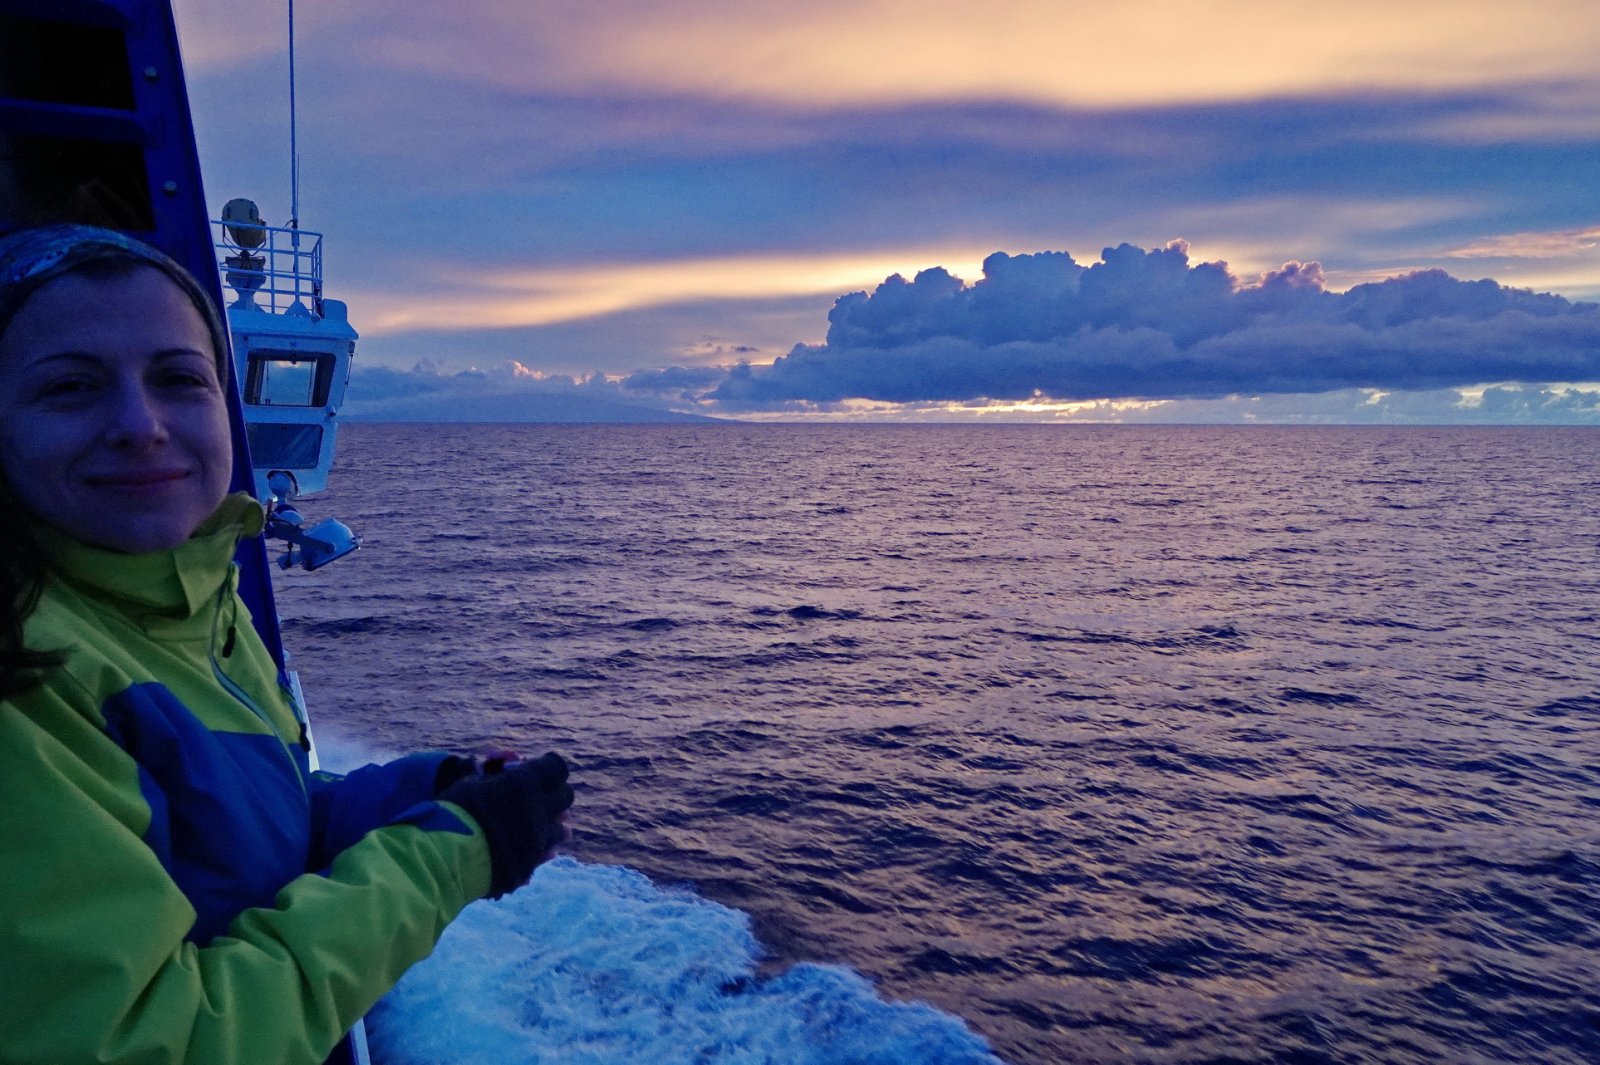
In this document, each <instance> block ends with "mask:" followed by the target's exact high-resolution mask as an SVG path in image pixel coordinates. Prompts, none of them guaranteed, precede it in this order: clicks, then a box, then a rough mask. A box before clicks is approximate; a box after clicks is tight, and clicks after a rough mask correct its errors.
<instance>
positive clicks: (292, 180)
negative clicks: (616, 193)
mask: <svg viewBox="0 0 1600 1065" xmlns="http://www.w3.org/2000/svg"><path fill="white" fill-rule="evenodd" d="M289 228H290V229H292V230H298V229H299V228H300V147H299V142H298V140H297V139H296V120H295V100H294V0H289ZM294 245H295V247H296V248H297V249H298V248H299V246H300V242H299V240H295V242H294Z"/></svg>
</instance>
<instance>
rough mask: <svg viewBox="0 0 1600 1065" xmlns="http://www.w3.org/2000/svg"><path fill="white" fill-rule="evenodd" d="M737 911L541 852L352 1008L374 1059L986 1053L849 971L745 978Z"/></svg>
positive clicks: (505, 1061)
mask: <svg viewBox="0 0 1600 1065" xmlns="http://www.w3.org/2000/svg"><path fill="white" fill-rule="evenodd" d="M761 953H762V952H761V947H760V944H759V943H758V942H757V940H756V939H755V937H754V935H753V934H752V933H751V930H750V920H749V917H748V916H747V915H746V914H744V913H742V912H740V911H738V910H733V909H730V908H728V907H726V906H722V905H719V904H717V903H714V902H711V901H709V900H707V899H704V898H701V897H700V896H698V895H695V894H694V893H693V892H691V891H688V890H686V889H682V888H668V887H661V886H658V885H656V884H654V883H652V882H651V881H650V880H649V879H648V878H647V877H645V876H644V875H642V874H640V873H637V872H635V871H633V870H631V869H626V868H622V867H619V866H608V865H587V864H584V863H581V862H578V861H575V860H574V859H572V858H566V857H563V858H557V859H556V860H554V861H552V862H549V863H547V864H546V865H544V866H541V867H540V869H539V871H538V872H537V873H536V874H535V875H534V878H533V881H532V883H530V884H529V885H528V886H527V887H524V888H522V889H520V890H519V891H517V892H515V893H513V894H511V895H508V896H507V897H505V898H504V899H501V900H499V901H494V902H489V901H485V902H479V903H475V904H473V905H472V906H470V907H468V908H467V910H466V911H465V912H464V913H463V914H462V915H461V916H460V918H458V919H457V920H456V921H455V923H454V924H452V925H451V926H450V927H449V929H447V930H446V932H445V934H444V937H443V938H442V939H441V940H440V942H439V946H438V949H437V950H436V951H435V952H434V954H433V956H432V957H430V958H429V959H428V960H426V961H424V962H422V963H421V964H419V965H417V966H416V967H415V968H413V969H412V970H411V971H410V972H409V973H408V974H407V975H406V977H405V978H404V979H403V980H402V981H401V982H400V984H399V985H398V986H397V987H396V988H395V989H394V991H392V992H391V993H390V994H389V996H388V997H387V998H385V999H384V1000H383V1002H382V1003H380V1004H379V1006H378V1008H377V1009H376V1010H374V1011H373V1013H372V1015H371V1016H370V1017H369V1018H368V1027H367V1031H368V1038H369V1040H370V1041H371V1045H372V1051H373V1059H374V1060H375V1061H382V1062H384V1063H385V1065H421V1063H423V1062H427V1063H430V1065H456V1063H459V1065H468V1063H471V1065H481V1063H482V1062H486V1061H493V1062H495V1063H497V1065H520V1063H524V1062H528V1063H532V1062H547V1061H560V1062H563V1063H568V1065H580V1063H581V1065H610V1063H616V1065H637V1063H639V1062H652V1063H657V1065H679V1063H682V1065H688V1063H691V1062H693V1063H695V1065H746V1063H749V1065H756V1063H775V1062H783V1063H785V1065H843V1063H846V1062H848V1063H851V1065H917V1063H922V1062H926V1063H929V1065H932V1063H935V1062H937V1063H939V1065H979V1063H983V1065H999V1059H998V1058H996V1057H994V1056H993V1054H991V1053H990V1051H989V1049H988V1047H987V1046H986V1045H985V1043H984V1042H983V1040H982V1039H980V1038H979V1037H978V1036H976V1035H974V1034H973V1033H972V1032H971V1031H969V1030H968V1029H967V1028H966V1026H965V1025H964V1024H963V1023H962V1022H961V1020H960V1019H958V1018H956V1017H953V1016H951V1015H949V1014H946V1013H941V1012H939V1011H938V1010H935V1009H933V1008H932V1007H931V1006H927V1005H924V1004H921V1003H900V1002H889V1001H886V1000H884V999H882V998H880V997H879V996H878V995H877V994H876V992H875V991H874V989H873V987H872V985H871V984H869V983H868V982H867V981H866V980H865V979H863V978H862V977H861V976H860V975H859V974H857V973H855V972H853V971H851V970H849V969H846V968H842V967H839V966H833V965H815V964H800V965H795V966H793V967H791V968H789V969H788V970H786V971H784V972H782V973H779V974H777V975H775V976H758V975H757V973H756V965H757V962H758V960H759V958H760V956H761Z"/></svg>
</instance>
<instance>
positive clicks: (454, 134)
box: [175, 0, 1600, 422]
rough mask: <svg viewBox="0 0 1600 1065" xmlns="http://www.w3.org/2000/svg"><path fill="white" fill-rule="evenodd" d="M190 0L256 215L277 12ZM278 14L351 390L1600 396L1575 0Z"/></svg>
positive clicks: (1009, 402) (1497, 409) (275, 64)
mask: <svg viewBox="0 0 1600 1065" xmlns="http://www.w3.org/2000/svg"><path fill="white" fill-rule="evenodd" d="M175 6H176V8H177V11H178V19H179V30H180V34H181V35H182V39H183V44H184V48H185V54H186V61H187V65H188V68H189V77H190V86H191V95H192V97H193V102H194V107H195V113H196V121H197V127H198V131H199V137H200V148H201V156H202V162H203V164H204V166H205V168H206V174H207V186H208V189H209V192H210V196H211V199H212V201H213V206H214V207H220V205H221V203H222V202H223V201H225V200H227V199H229V198H232V197H234V196H239V195H246V196H250V197H251V198H253V199H255V200H256V201H257V202H258V203H260V205H261V207H262V211H263V214H264V215H265V216H266V217H267V220H268V221H269V222H275V223H282V222H283V221H285V220H286V219H287V216H288V213H289V190H288V170H289V166H288V134H287V59H286V27H285V24H284V13H283V10H282V9H281V6H280V5H277V4H261V3H249V4H246V3H243V2H236V0H203V2H202V0H179V2H178V3H177V4H176V5H175ZM296 16H297V20H298V30H299V40H298V58H299V93H300V118H301V122H300V152H301V159H302V165H301V175H302V187H301V222H302V225H304V226H305V227H307V228H310V229H319V230H323V231H325V232H327V234H328V237H327V240H328V244H327V270H328V284H329V291H330V294H332V295H335V296H338V297H340V298H343V299H345V300H347V302H349V304H350V307H351V317H352V321H353V322H354V323H355V325H356V326H357V328H358V329H360V330H361V332H362V336H363V339H362V342H361V344H360V346H359V352H358V366H359V369H358V372H357V376H356V378H355V381H354V382H353V387H352V399H351V405H350V409H351V411H352V413H367V414H372V415H383V414H385V413H388V414H391V415H395V414H407V413H410V414H413V415H414V414H415V412H416V411H418V410H424V409H425V410H427V411H429V412H432V413H433V414H435V415H438V416H445V417H456V416H462V417H470V416H472V414H473V410H474V405H475V404H479V405H481V404H482V403H484V402H485V397H488V396H493V397H494V398H495V399H496V402H497V403H498V404H499V405H498V406H497V407H496V409H497V410H501V409H504V404H505V402H506V401H505V398H504V397H505V395H506V394H507V393H508V392H509V393H513V394H515V393H519V392H521V391H528V392H545V393H556V394H567V393H582V394H584V395H590V396H604V397H606V398H610V399H614V400H620V401H624V402H635V403H644V404H647V405H652V406H670V407H675V408H677V409H682V410H695V411H698V412H700V413H706V414H715V415H721V416H738V417H748V418H773V417H785V418H792V417H802V416H804V417H837V418H854V419H868V418H870V419H904V418H963V417H964V418H972V417H983V418H1030V419H1042V420H1070V419H1081V418H1098V419H1104V418H1121V419H1125V420H1151V419H1155V420H1160V419H1172V420H1187V421H1194V420H1201V421H1211V420H1220V421H1230V420H1242V419H1246V420H1247V419H1264V420H1276V421H1282V420H1313V421H1321V420H1356V421H1400V422H1404V421H1453V420H1465V421H1474V420H1493V421H1518V420H1529V421H1545V420H1557V421H1588V422H1600V385H1594V384H1589V385H1585V384H1584V382H1596V381H1600V310H1597V309H1596V308H1594V307H1592V306H1588V305H1587V304H1586V301H1592V300H1597V299H1600V201H1597V198H1596V195H1595V192H1594V189H1595V183H1596V178H1597V176H1600V72H1597V68H1596V67H1595V65H1594V62H1593V58H1592V57H1593V55H1594V54H1596V51H1597V50H1600V5H1595V4H1593V3H1592V2H1589V0H1583V2H1574V0H1543V2H1539V3H1535V4H1531V5H1508V4H1505V3H1503V2H1500V0H1496V2H1484V0H1452V2H1448V3H1445V2H1435V0H1407V2H1406V3H1404V4H1397V3H1394V2H1393V0H1383V2H1373V0H1353V2H1347V3H1345V4H1342V5H1338V6H1336V7H1335V6H1325V7H1319V8H1307V7H1304V6H1302V5H1285V4H1279V3H1270V2H1256V0H1250V2H1243V0H1208V2H1207V3H1196V2H1175V0H1147V2H1136V0H1135V2H1128V3H1123V4H1118V5H1075V4H1069V3H1062V2H1061V0H1049V2H1036V0H1021V2H1007V3H1003V4H1000V5H990V6H984V5H973V4H970V3H960V4H957V3H952V2H947V0H919V2H918V3H909V2H899V0H852V2H851V3H849V4H845V3H837V2H833V0H824V2H816V3H810V4H806V5H793V4H784V5H779V4H773V3H761V2H748V0H747V2H731V0H729V2H718V0H701V2H697V3H695V4H686V3H678V4H665V3H659V2H654V0H619V2H616V3H611V4H593V5H580V4H569V3H561V4H536V5H529V4H526V3H525V2H523V0H462V2H460V3H456V4H440V3H437V2H434V0H430V2H427V3H423V2H419V0H384V2H382V3H378V2H376V0H340V2H339V3H333V2H331V0H300V2H299V3H298V4H297V7H296ZM1102 249H1108V250H1110V254H1109V255H1103V253H1102ZM995 252H1003V253H1005V254H1004V255H1002V256H999V257H996V258H995V259H992V260H990V271H989V274H988V275H987V276H986V274H985V271H984V266H983V264H984V262H985V260H986V259H988V258H989V256H990V255H991V254H992V253H995ZM1040 253H1063V254H1054V255H1045V254H1040ZM1286 263H1295V264H1301V265H1296V266H1293V267H1290V268H1289V269H1285V264H1286ZM1417 271H1435V272H1433V273H1427V274H1424V275H1421V276H1420V277H1410V276H1407V275H1411V274H1414V273H1416V272H1417ZM1440 272H1442V273H1440ZM896 274H898V275H901V278H902V280H895V281H892V282H890V283H888V284H884V282H885V279H887V278H890V277H891V275H896ZM919 274H920V275H921V276H920V277H919V276H918V275H919ZM1485 279H1491V283H1488V284H1476V285H1474V284H1468V282H1474V281H1480V280H1485ZM1524 289H1526V290H1532V291H1533V292H1535V293H1550V294H1553V297H1554V298H1550V299H1543V300H1535V299H1531V298H1529V297H1528V296H1527V294H1526V293H1524V292H1520V291H1517V290H1524ZM851 293H862V294H861V295H850V294H851ZM841 297H845V298H844V299H843V301H842V302H840V303H838V305H837V306H836V305H835V301H836V300H840V298H841ZM740 363H748V364H749V365H748V366H747V367H740V366H739V364H740ZM730 371H731V372H730ZM595 374H601V375H604V376H603V377H599V378H595V377H593V376H592V375H595ZM364 381H365V382H366V383H367V384H368V385H369V387H368V388H367V390H366V397H365V398H363V383H364ZM1488 386H1498V387H1488ZM1552 386H1553V387H1552ZM1573 386H1577V387H1573Z"/></svg>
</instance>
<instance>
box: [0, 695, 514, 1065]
mask: <svg viewBox="0 0 1600 1065" xmlns="http://www.w3.org/2000/svg"><path fill="white" fill-rule="evenodd" d="M138 772H139V768H138V766H137V765H136V764H135V763H133V762H132V760H131V759H129V758H127V756H126V755H125V754H123V752H121V751H120V750H119V749H117V748H116V746H115V744H113V743H111V742H110V741H109V740H108V739H107V738H106V737H105V735H104V734H103V733H102V732H101V731H100V730H99V729H98V728H97V727H96V726H95V724H94V723H93V722H92V721H90V720H88V719H87V718H86V717H85V716H84V715H83V714H82V713H81V712H80V711H79V710H77V709H74V708H73V706H72V705H71V700H70V699H68V698H66V697H64V696H63V695H62V693H61V692H59V691H58V690H56V689H55V688H50V687H47V688H45V689H39V690H36V691H35V692H33V693H30V694H29V695H27V696H24V697H22V698H21V699H20V700H18V701H15V702H4V703H0V1061H3V1062H5V1063H6V1065H13V1063H14V1065H23V1063H35V1062H37V1063H44V1062H51V1063H61V1062H75V1061H118V1062H140V1063H178V1062H196V1063H197V1062H205V1063H207V1065H245V1063H257V1062H259V1063H263V1065H266V1063H271V1065H292V1063H305V1065H316V1063H319V1062H321V1061H323V1059H324V1058H325V1057H326V1055H327V1054H328V1053H329V1052H330V1051H331V1050H332V1048H333V1046H334V1045H335V1043H337V1042H338V1040H339V1038H340V1037H341V1036H342V1034H343V1032H344V1031H345V1030H346V1029H347V1028H348V1027H349V1026H350V1025H351V1024H353V1023H354V1022H355V1021H356V1020H357V1019H358V1018H360V1017H361V1016H362V1015H363V1014H364V1013H365V1012H366V1011H367V1010H368V1009H369V1008H370V1007H371V1006H372V1004H373V1003H374V1002H376V1001H377V999H378V998H380V997H381V996H382V995H383V994H384V993H385V992H387V991H388V990H389V988H390V987H391V986H392V985H393V984H394V983H395V981H397V980H398V979H399V977H400V976H401V974H403V973H404V972H405V970H406V969H407V968H408V967H409V966H411V965H412V964H414V963H415V962H417V961H418V960H420V959H421V958H423V957H426V956H427V954H428V953H429V952H430V951H431V950H432V949H433V945H434V943H435V941H436V940H437V938H438V936H439V935H440V933H441V932H442V931H443V929H444V927H445V925H446V924H448V923H449V921H450V920H452V919H453V918H454V917H455V915H456V914H457V913H458V912H459V911H460V910H461V909H462V908H463V907H464V906H465V905H466V904H467V903H468V902H470V901H472V900H473V899H475V898H478V897H480V896H482V895H483V894H484V893H485V892H487V890H488V887H489V854H488V848H487V846H486V844H485V843H484V842H483V838H482V833H481V831H480V829H479V828H478V826H477V825H476V824H475V823H474V822H473V821H472V820H471V818H470V817H469V816H468V815H467V814H466V813H465V812H464V811H461V810H459V809H458V808H456V807H454V806H451V805H449V804H441V803H436V802H426V803H424V804H422V805H419V806H416V807H413V808H412V809H410V810H409V811H407V812H406V813H405V814H403V815H402V816H401V817H400V818H399V820H398V821H397V822H395V823H392V824H389V825H386V826H383V827H381V828H377V829H375V830H373V831H370V832H368V833H366V834H365V835H364V836H362V837H361V838H360V840H359V841H358V842H356V843H354V844H353V845H352V846H350V847H348V848H347V849H345V850H343V851H342V852H340V853H339V854H338V855H337V856H336V857H335V858H334V860H333V862H332V864H331V866H330V867H329V869H328V871H327V874H326V875H314V874H308V875H305V876H301V877H298V878H296V879H294V880H292V881H290V882H289V883H288V884H287V885H286V886H285V887H284V888H283V889H282V890H281V891H280V892H279V893H278V895H277V898H276V900H275V903H274V905H273V906H272V907H271V908H266V907H261V908H256V909H250V910H246V911H244V912H243V913H241V914H240V915H239V916H238V917H237V918H236V919H235V920H234V921H233V923H232V924H231V925H230V926H229V928H228V930H227V932H226V934H224V935H221V936H218V937H217V938H215V939H213V940H211V941H210V942H209V943H208V944H206V945H204V946H200V945H197V944H194V943H189V942H185V940H184V937H185V935H186V934H187V932H188V931H189V929H190V927H191V925H192V924H193V922H194V918H195V911H194V909H193V908H192V907H191V906H190V904H189V901H188V900H187V899H186V898H185V897H184V895H183V893H182V891H181V890H180V889H179V888H178V886H177V884H176V883H174V882H173V880H172V879H171V878H170V877H169V876H168V875H167V873H166V871H165V870H164V869H163V868H162V866H161V864H160V861H159V860H158V859H157V857H156V856H155V854H154V853H153V852H152V850H151V849H150V847H149V846H148V845H147V844H146V843H145V841H144V839H143V838H142V832H143V831H144V829H145V828H146V827H147V826H148V824H149V817H150V814H149V810H148V807H146V806H144V805H142V802H141V799H140V792H139V788H138V779H137V777H138Z"/></svg>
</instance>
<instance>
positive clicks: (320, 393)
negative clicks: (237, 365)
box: [244, 351, 333, 407]
mask: <svg viewBox="0 0 1600 1065" xmlns="http://www.w3.org/2000/svg"><path fill="white" fill-rule="evenodd" d="M332 383H333V356H332V355H317V354H312V353H309V352H298V351H253V352H251V353H250V367H249V374H248V376H247V377H246V378H245V383H244V401H245V402H246V403H254V404H257V405H258V406H272V407H321V406H323V405H324V404H326V403H327V402H328V389H329V386H331V385H332Z"/></svg>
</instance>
